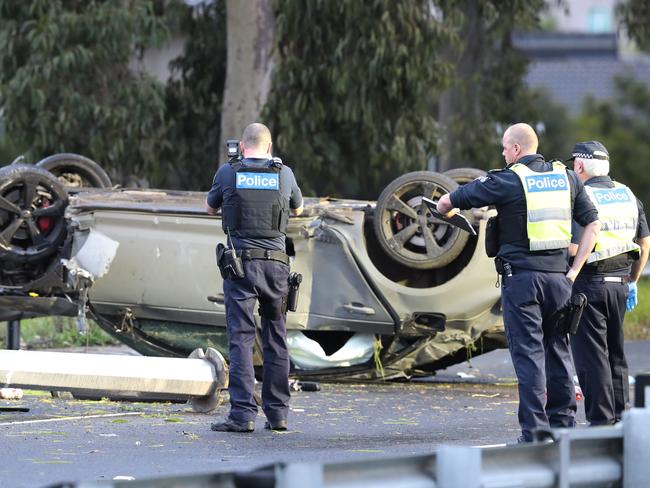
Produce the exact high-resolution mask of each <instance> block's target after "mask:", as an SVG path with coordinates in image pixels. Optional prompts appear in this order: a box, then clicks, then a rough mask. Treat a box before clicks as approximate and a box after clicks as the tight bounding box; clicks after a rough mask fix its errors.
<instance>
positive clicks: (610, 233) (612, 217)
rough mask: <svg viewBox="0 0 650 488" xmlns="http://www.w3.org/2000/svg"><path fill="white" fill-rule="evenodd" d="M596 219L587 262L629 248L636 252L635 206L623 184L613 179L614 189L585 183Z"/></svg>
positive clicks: (632, 197)
mask: <svg viewBox="0 0 650 488" xmlns="http://www.w3.org/2000/svg"><path fill="white" fill-rule="evenodd" d="M585 190H586V191H587V194H588V195H589V198H591V201H592V202H594V206H595V207H596V209H597V210H598V218H599V219H600V233H599V234H598V240H597V241H596V247H595V249H594V251H593V252H592V253H591V254H590V255H589V257H588V258H587V263H593V262H595V261H602V260H603V259H607V258H611V257H613V256H618V255H619V254H623V253H626V252H630V251H636V252H639V249H640V248H639V246H638V245H637V244H636V243H635V242H634V238H635V237H636V231H637V226H638V224H639V209H638V207H637V204H636V197H635V196H634V193H632V191H631V190H630V189H629V188H628V187H627V186H625V185H622V184H621V183H617V182H614V188H597V187H594V186H588V185H585Z"/></svg>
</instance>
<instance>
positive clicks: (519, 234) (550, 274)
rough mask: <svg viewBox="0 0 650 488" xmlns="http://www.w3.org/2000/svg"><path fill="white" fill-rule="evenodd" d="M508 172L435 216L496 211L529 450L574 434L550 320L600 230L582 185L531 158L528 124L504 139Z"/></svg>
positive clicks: (459, 195)
mask: <svg viewBox="0 0 650 488" xmlns="http://www.w3.org/2000/svg"><path fill="white" fill-rule="evenodd" d="M502 146H503V156H504V158H505V161H506V164H507V166H506V168H505V169H503V170H494V171H491V172H489V173H488V175H487V176H485V177H483V178H480V179H478V180H475V181H474V182H472V183H468V184H467V185H465V186H462V187H460V188H458V189H457V190H455V191H454V192H452V193H451V194H448V195H444V196H443V197H442V198H441V199H440V200H439V202H438V210H439V211H440V212H441V213H447V212H449V211H450V210H451V209H452V208H460V209H469V208H473V207H483V206H485V205H495V206H496V209H497V211H498V217H497V222H498V232H497V239H498V242H497V244H496V247H497V248H498V252H497V257H496V259H495V263H496V265H497V271H499V273H500V274H501V276H502V289H501V304H502V308H503V320H504V324H505V330H506V337H507V338H508V347H509V349H510V355H511V357H512V362H513V365H514V368H515V372H516V374H517V380H518V383H519V424H520V425H521V431H522V432H521V436H520V437H519V438H518V439H517V442H532V441H533V440H534V439H535V437H534V431H535V430H536V429H548V428H549V427H573V426H574V425H575V412H576V408H577V406H576V398H575V388H574V386H573V365H572V364H571V355H570V352H569V343H568V339H567V337H566V336H563V335H562V334H559V333H557V328H556V327H555V325H556V324H555V323H554V320H555V318H554V316H555V313H556V312H557V311H558V309H560V308H562V307H563V306H564V304H566V302H567V301H568V300H569V298H570V296H571V288H572V284H573V280H574V279H575V277H576V276H577V275H578V273H579V272H580V269H581V267H582V265H583V264H584V262H585V261H586V260H587V257H588V255H589V252H590V251H591V249H592V248H593V246H594V244H595V242H596V237H597V235H598V230H599V228H600V222H599V221H598V212H597V211H596V208H595V207H594V205H593V203H592V202H591V200H590V199H589V196H588V195H587V192H586V191H585V189H584V186H583V184H582V182H581V181H580V180H579V179H578V177H577V176H576V175H575V173H574V172H573V171H570V170H567V169H566V167H565V166H564V165H563V164H562V163H559V162H555V163H550V162H546V161H545V160H544V158H543V156H541V155H540V154H537V146H538V141H537V135H536V134H535V131H534V130H533V129H532V127H530V126H529V125H528V124H515V125H513V126H511V127H509V128H508V129H507V130H506V131H505V133H504V134H503V140H502ZM572 220H575V221H577V222H578V223H580V225H582V226H583V227H584V233H583V236H582V240H581V242H580V246H579V248H578V250H577V255H576V258H575V259H574V261H573V265H572V266H571V267H570V268H569V265H568V248H569V244H570V242H571V221H572Z"/></svg>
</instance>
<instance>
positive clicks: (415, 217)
mask: <svg viewBox="0 0 650 488" xmlns="http://www.w3.org/2000/svg"><path fill="white" fill-rule="evenodd" d="M457 187H458V184H457V183H456V182H455V181H454V180H452V179H451V178H449V177H447V176H444V175H442V174H440V173H434V172H431V171H416V172H413V173H407V174H405V175H403V176H400V177H399V178H397V179H396V180H394V181H392V182H391V183H390V184H388V186H387V187H386V188H385V189H384V191H383V192H382V193H381V195H379V198H378V199H377V205H376V207H375V217H374V228H375V233H376V235H377V240H378V242H379V244H380V246H381V247H382V249H383V250H384V251H385V252H386V253H387V254H388V255H389V256H390V257H391V258H392V259H393V260H395V261H397V262H398V263H400V264H402V265H404V266H408V267H409V268H413V269H436V268H441V267H443V266H446V265H448V264H449V263H451V262H452V261H453V260H454V259H456V258H457V257H458V255H459V254H460V253H461V252H462V251H463V248H464V247H465V244H466V243H467V240H468V238H469V234H468V233H466V232H463V231H461V230H460V229H458V228H457V227H454V226H451V225H449V224H446V223H444V222H443V221H442V220H439V219H436V218H434V217H433V216H432V215H431V212H430V211H429V210H428V208H427V206H426V205H424V204H423V202H422V197H423V196H426V197H428V198H430V199H432V200H434V201H438V199H439V198H440V197H441V196H442V195H444V194H445V193H449V192H451V191H453V190H454V189H456V188H457ZM469 216H470V217H471V213H469Z"/></svg>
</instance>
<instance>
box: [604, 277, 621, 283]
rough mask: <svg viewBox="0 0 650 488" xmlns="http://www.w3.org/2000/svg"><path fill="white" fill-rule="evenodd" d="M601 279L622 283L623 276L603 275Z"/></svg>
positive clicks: (606, 281)
mask: <svg viewBox="0 0 650 488" xmlns="http://www.w3.org/2000/svg"><path fill="white" fill-rule="evenodd" d="M603 281H604V282H605V283H623V278H622V277H621V276H605V277H603Z"/></svg>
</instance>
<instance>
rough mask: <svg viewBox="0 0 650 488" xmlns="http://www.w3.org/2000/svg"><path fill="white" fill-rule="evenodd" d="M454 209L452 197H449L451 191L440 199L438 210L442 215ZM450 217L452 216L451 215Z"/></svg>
mask: <svg viewBox="0 0 650 488" xmlns="http://www.w3.org/2000/svg"><path fill="white" fill-rule="evenodd" d="M452 209H453V206H452V204H451V198H449V193H445V194H444V195H443V196H441V197H440V200H438V203H437V204H436V210H437V211H438V212H440V213H441V214H442V215H446V214H447V213H449V212H450V211H451V210H452ZM452 215H453V214H452ZM449 217H451V215H450V216H449Z"/></svg>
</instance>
